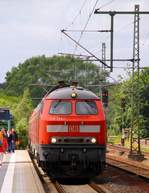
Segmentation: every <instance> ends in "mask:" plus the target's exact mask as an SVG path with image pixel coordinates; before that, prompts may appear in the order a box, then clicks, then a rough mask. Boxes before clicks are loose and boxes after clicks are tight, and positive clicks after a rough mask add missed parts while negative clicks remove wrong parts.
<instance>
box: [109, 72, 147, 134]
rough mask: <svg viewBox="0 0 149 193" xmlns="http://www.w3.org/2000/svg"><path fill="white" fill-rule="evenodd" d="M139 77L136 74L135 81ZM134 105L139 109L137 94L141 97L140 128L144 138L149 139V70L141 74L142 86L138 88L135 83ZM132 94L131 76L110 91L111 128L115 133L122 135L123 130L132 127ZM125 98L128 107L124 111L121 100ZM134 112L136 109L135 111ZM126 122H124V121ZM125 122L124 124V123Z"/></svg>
mask: <svg viewBox="0 0 149 193" xmlns="http://www.w3.org/2000/svg"><path fill="white" fill-rule="evenodd" d="M136 79H137V76H136V74H135V80H136ZM134 88H135V92H134V104H135V109H137V105H138V101H137V100H136V99H137V97H136V93H137V92H138V94H139V97H140V116H139V122H140V125H139V128H140V134H141V136H142V137H149V127H148V125H149V111H148V109H149V68H146V69H144V70H142V71H141V72H140V85H139V87H138V84H137V81H135V82H134ZM131 92H132V77H131V76H129V79H128V80H123V81H121V84H117V85H115V86H113V87H112V88H111V89H110V104H109V106H110V112H109V115H108V117H109V120H108V122H109V128H110V129H111V130H112V131H114V132H115V134H117V133H120V132H121V130H122V128H130V127H131V114H132V113H131V112H132V109H131ZM122 98H125V100H126V107H125V110H124V111H122V108H121V99H122ZM133 110H134V109H133ZM111 117H112V118H111ZM122 120H124V121H122ZM122 122H123V123H122Z"/></svg>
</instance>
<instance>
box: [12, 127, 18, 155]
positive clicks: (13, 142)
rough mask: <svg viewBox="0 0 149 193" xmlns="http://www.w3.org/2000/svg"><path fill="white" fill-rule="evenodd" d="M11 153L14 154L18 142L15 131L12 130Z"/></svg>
mask: <svg viewBox="0 0 149 193" xmlns="http://www.w3.org/2000/svg"><path fill="white" fill-rule="evenodd" d="M11 131H12V133H11V134H12V152H15V148H16V145H15V144H16V141H18V135H17V133H16V131H15V130H14V129H13V128H12V129H11Z"/></svg>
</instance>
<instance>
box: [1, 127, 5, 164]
mask: <svg viewBox="0 0 149 193" xmlns="http://www.w3.org/2000/svg"><path fill="white" fill-rule="evenodd" d="M3 153H4V149H3V133H2V131H0V166H1V165H2V161H3Z"/></svg>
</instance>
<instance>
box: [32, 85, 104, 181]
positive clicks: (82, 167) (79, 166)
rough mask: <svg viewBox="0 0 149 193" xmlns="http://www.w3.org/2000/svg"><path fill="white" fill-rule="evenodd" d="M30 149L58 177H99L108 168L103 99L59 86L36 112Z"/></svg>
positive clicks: (42, 165) (90, 93) (41, 163)
mask: <svg viewBox="0 0 149 193" xmlns="http://www.w3.org/2000/svg"><path fill="white" fill-rule="evenodd" d="M29 147H30V151H31V153H32V154H33V155H34V156H35V157H36V158H37V162H38V164H39V165H40V166H41V167H42V168H43V169H44V170H46V171H47V172H48V173H51V174H52V175H53V176H54V177H67V178H71V177H85V178H90V177H92V176H95V175H97V174H99V173H100V172H101V171H102V170H103V169H104V166H105V150H106V122H105V115H104V111H103V107H102V102H101V100H100V99H99V98H98V97H97V96H96V95H95V94H94V93H92V92H91V91H89V90H86V89H84V88H82V87H77V86H64V85H63V86H61V85H60V86H57V87H56V88H55V89H53V90H52V91H51V92H49V93H48V94H47V95H46V96H45V97H44V98H43V99H42V101H41V103H40V104H39V105H38V106H37V108H36V109H35V110H34V111H33V113H32V115H31V117H30V121H29Z"/></svg>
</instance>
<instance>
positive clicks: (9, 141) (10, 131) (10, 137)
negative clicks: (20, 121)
mask: <svg viewBox="0 0 149 193" xmlns="http://www.w3.org/2000/svg"><path fill="white" fill-rule="evenodd" d="M7 136H8V138H7V140H8V152H9V153H10V152H11V151H12V129H9V130H8V133H7Z"/></svg>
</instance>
